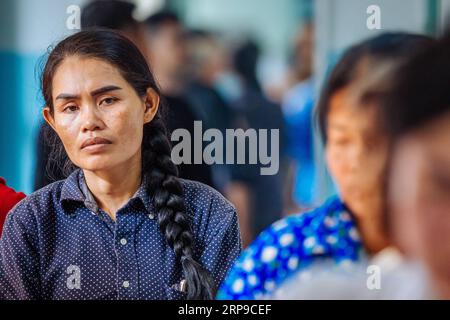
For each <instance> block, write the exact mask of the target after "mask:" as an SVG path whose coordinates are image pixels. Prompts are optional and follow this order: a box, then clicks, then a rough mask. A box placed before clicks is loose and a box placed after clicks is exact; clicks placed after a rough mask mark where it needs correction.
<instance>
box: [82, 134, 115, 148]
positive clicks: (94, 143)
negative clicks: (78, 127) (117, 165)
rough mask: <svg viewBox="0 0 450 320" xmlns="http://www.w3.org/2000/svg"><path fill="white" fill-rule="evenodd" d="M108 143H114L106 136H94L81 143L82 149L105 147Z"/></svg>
mask: <svg viewBox="0 0 450 320" xmlns="http://www.w3.org/2000/svg"><path fill="white" fill-rule="evenodd" d="M108 144H112V142H111V141H110V140H108V139H105V138H101V137H94V138H89V139H86V140H84V142H83V144H82V145H81V149H89V150H94V149H99V148H102V147H105V146H106V145H108Z"/></svg>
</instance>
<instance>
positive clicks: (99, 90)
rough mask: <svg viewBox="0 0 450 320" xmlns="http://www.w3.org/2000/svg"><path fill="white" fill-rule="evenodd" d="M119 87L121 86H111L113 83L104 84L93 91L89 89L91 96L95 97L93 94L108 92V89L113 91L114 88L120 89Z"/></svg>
mask: <svg viewBox="0 0 450 320" xmlns="http://www.w3.org/2000/svg"><path fill="white" fill-rule="evenodd" d="M121 89H122V88H120V87H117V86H113V85H111V86H105V87H101V88H98V89H95V90H94V91H91V96H93V97H95V96H98V95H100V94H103V93H106V92H110V91H114V90H121Z"/></svg>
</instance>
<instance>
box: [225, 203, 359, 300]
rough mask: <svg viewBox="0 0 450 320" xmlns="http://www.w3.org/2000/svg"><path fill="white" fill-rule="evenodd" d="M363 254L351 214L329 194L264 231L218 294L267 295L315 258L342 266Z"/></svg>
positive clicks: (233, 296) (247, 297) (234, 297)
mask: <svg viewBox="0 0 450 320" xmlns="http://www.w3.org/2000/svg"><path fill="white" fill-rule="evenodd" d="M363 253H364V252H363V246H362V243H361V241H360V236H359V234H358V231H357V228H356V223H355V220H354V217H353V216H352V215H351V214H350V213H349V212H348V211H347V209H346V207H345V206H344V204H343V203H342V202H341V201H340V200H339V199H338V198H333V199H330V200H329V201H328V202H327V203H326V204H324V205H323V206H322V207H320V208H318V209H316V210H313V211H311V212H308V213H303V214H298V215H293V216H290V217H287V218H285V219H282V220H280V221H278V222H276V223H274V224H273V225H272V226H270V227H269V228H268V229H266V230H265V231H263V232H262V233H261V235H260V236H259V237H258V238H257V239H256V240H255V241H254V242H253V243H252V244H251V245H250V246H249V247H248V248H247V249H246V250H245V251H244V252H243V253H242V254H241V256H240V257H239V258H238V260H237V261H236V263H235V265H234V266H233V268H232V269H231V271H230V273H229V275H228V276H227V278H226V279H225V281H224V283H223V285H222V287H221V289H220V290H219V292H218V295H217V298H218V299H223V300H253V299H270V297H271V296H272V295H273V293H274V292H275V291H276V290H277V289H278V288H279V287H280V286H282V284H283V283H285V281H286V280H288V279H289V278H290V277H292V276H293V275H295V274H296V273H297V272H298V271H302V270H305V269H307V268H308V266H310V265H311V264H312V263H313V262H316V261H318V259H327V260H329V259H331V260H333V261H334V262H336V264H337V265H343V266H345V265H351V264H352V263H353V262H355V261H358V260H360V259H361V258H362V257H363V256H364V254H363Z"/></svg>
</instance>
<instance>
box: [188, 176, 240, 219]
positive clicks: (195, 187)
mask: <svg viewBox="0 0 450 320" xmlns="http://www.w3.org/2000/svg"><path fill="white" fill-rule="evenodd" d="M180 180H181V182H182V184H183V190H184V197H185V201H186V202H187V205H189V206H191V207H201V208H203V209H208V210H215V211H226V212H230V211H231V212H233V211H235V210H236V209H235V207H234V205H233V204H232V203H231V202H230V201H229V200H228V199H226V198H225V197H224V196H223V195H222V194H221V193H220V192H219V191H217V190H216V189H214V188H213V187H210V186H208V185H206V184H204V183H202V182H199V181H194V180H188V179H180Z"/></svg>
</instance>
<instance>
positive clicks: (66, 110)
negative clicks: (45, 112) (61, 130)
mask: <svg viewBox="0 0 450 320" xmlns="http://www.w3.org/2000/svg"><path fill="white" fill-rule="evenodd" d="M77 110H78V107H77V106H76V105H70V106H67V107H65V108H64V110H63V111H64V112H75V111H77Z"/></svg>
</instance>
